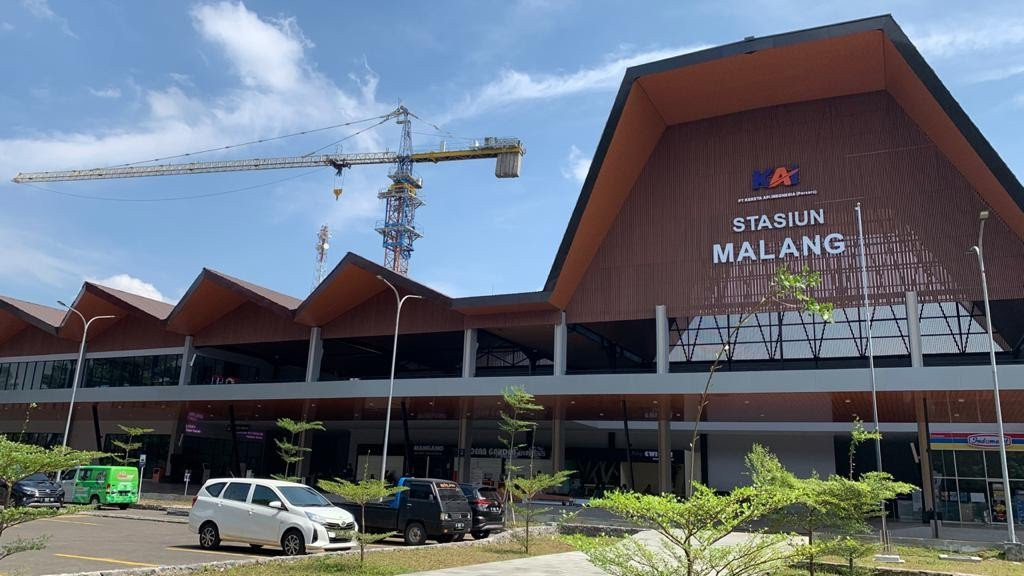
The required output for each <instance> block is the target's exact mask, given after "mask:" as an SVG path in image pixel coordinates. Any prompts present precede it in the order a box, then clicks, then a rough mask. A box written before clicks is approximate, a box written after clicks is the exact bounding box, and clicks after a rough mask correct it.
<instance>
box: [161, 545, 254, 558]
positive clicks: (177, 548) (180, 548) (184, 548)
mask: <svg viewBox="0 0 1024 576" xmlns="http://www.w3.org/2000/svg"><path fill="white" fill-rule="evenodd" d="M167 549H168V550H174V551H179V552H198V553H200V554H220V555H221V556H252V554H246V553H245V552H224V551H220V550H200V549H198V548H189V547H188V546H168V547H167Z"/></svg>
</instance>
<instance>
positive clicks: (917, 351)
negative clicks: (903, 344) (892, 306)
mask: <svg viewBox="0 0 1024 576" xmlns="http://www.w3.org/2000/svg"><path fill="white" fill-rule="evenodd" d="M906 302H907V304H906V306H907V338H908V339H909V340H910V365H911V366H912V367H914V368H920V367H922V366H924V356H923V354H922V352H921V312H920V308H919V307H918V303H917V292H907V300H906Z"/></svg>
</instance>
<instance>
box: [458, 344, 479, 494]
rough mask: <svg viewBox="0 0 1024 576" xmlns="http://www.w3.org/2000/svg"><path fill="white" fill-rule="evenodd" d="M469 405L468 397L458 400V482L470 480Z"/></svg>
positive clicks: (470, 421)
mask: <svg viewBox="0 0 1024 576" xmlns="http://www.w3.org/2000/svg"><path fill="white" fill-rule="evenodd" d="M474 357H475V355H474ZM469 405H470V402H469V399H468V398H462V399H461V400H459V440H458V442H459V445H458V453H459V456H458V461H457V462H456V463H455V469H456V470H457V471H458V473H459V482H469V481H470V470H471V467H472V464H473V457H472V456H471V455H470V453H471V452H472V450H473V420H472V414H471V413H470V411H469Z"/></svg>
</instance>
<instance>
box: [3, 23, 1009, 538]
mask: <svg viewBox="0 0 1024 576" xmlns="http://www.w3.org/2000/svg"><path fill="white" fill-rule="evenodd" d="M858 202H859V203H860V204H861V206H862V210H863V225H864V242H865V245H866V259H867V267H868V278H869V287H870V292H871V308H870V311H869V312H867V313H865V311H864V309H863V308H862V304H863V300H862V290H863V286H862V283H861V280H860V278H861V276H860V267H859V258H860V252H859V248H858V242H857V239H858V235H857V224H856V213H855V210H854V208H855V205H856V204H857V203H858ZM982 210H988V211H990V213H991V217H990V218H989V219H988V220H987V224H986V228H985V239H984V254H985V259H986V264H987V267H988V282H989V292H990V298H991V310H992V318H991V321H992V325H993V330H994V333H995V343H996V347H997V354H996V356H997V359H998V363H999V376H1000V382H1001V385H1002V389H1003V394H1002V407H1003V412H1004V414H1003V417H1004V420H1005V421H1006V430H1007V432H1008V433H1010V436H1009V437H1010V439H1011V444H1010V446H1009V447H1010V452H1009V456H1010V474H1011V477H1012V490H1011V491H1012V492H1013V494H1012V496H1011V498H1010V499H1009V502H1007V498H1006V495H1005V494H1003V493H1002V488H1001V485H999V479H1000V472H999V465H998V452H997V451H996V450H993V446H998V440H997V437H994V436H993V434H994V433H995V431H996V428H995V412H994V403H993V394H992V377H991V371H990V368H989V360H988V342H989V341H988V339H987V336H986V334H985V326H986V319H985V316H984V306H983V303H982V290H981V279H980V275H979V270H978V267H977V262H976V259H975V256H974V255H973V254H969V253H968V250H969V249H970V248H971V246H973V245H975V244H976V243H977V240H978V226H979V219H978V215H979V212H980V211H982ZM1022 240H1024V188H1022V187H1021V184H1020V182H1019V181H1018V180H1017V178H1016V177H1015V176H1014V175H1013V174H1012V173H1011V172H1010V170H1009V169H1008V168H1007V166H1006V164H1005V163H1004V162H1003V160H1002V159H1000V157H999V156H998V154H997V153H996V151H995V150H994V149H993V148H992V147H991V145H990V144H989V143H988V141H987V140H986V139H985V138H984V136H983V135H982V134H981V133H980V132H979V130H978V129H977V127H976V126H975V125H974V124H973V123H972V122H971V120H970V118H968V116H967V115H966V114H965V113H964V111H963V110H962V109H961V108H960V106H959V105H958V104H957V102H956V101H955V100H954V99H953V97H952V96H951V95H950V93H949V91H948V90H947V89H946V88H945V86H944V85H943V84H942V82H941V81H940V80H939V78H938V77H937V76H936V74H935V73H934V72H933V71H932V69H931V68H930V67H929V65H928V64H927V62H926V61H925V60H924V59H923V58H922V56H921V54H920V53H919V52H918V51H917V49H915V47H914V46H913V45H912V44H911V42H910V41H909V40H908V38H907V36H906V35H905V34H904V33H903V31H902V30H901V29H900V28H899V26H898V25H897V24H896V22H895V21H893V20H892V19H891V18H890V17H879V18H872V19H867V20H859V21H854V22H848V23H843V24H838V25H833V26H826V27H822V28H816V29H811V30H804V31H799V32H793V33H787V34H781V35H777V36H770V37H764V38H752V39H748V40H744V41H742V42H738V43H734V44H729V45H725V46H720V47H717V48H712V49H708V50H703V51H700V52H694V53H689V54H684V55H681V56H678V57H674V58H669V59H667V60H662V61H658V62H652V63H649V64H643V65H639V66H636V67H633V68H630V69H629V70H628V71H627V72H626V74H625V78H624V79H623V82H622V85H621V87H620V89H619V91H618V93H617V95H616V97H615V100H614V102H613V103H612V108H611V113H610V115H609V118H608V121H607V125H606V127H605V129H604V132H603V133H602V135H601V139H600V142H599V145H598V147H597V150H596V153H595V156H594V159H593V162H592V165H591V168H590V172H589V175H588V176H587V178H586V181H585V183H584V185H583V188H582V191H581V193H580V197H579V200H578V202H577V205H576V208H575V210H574V211H573V214H572V217H571V219H570V221H569V222H568V225H567V227H566V231H565V235H564V237H563V239H562V243H561V245H560V246H559V249H558V251H557V255H556V258H555V261H554V263H553V264H552V266H551V270H550V273H549V275H548V277H547V279H546V281H544V283H543V289H541V290H539V291H536V292H528V293H519V294H501V295H492V296H478V297H466V298H451V297H448V296H446V295H444V294H440V293H438V292H436V291H435V290H432V289H431V288H429V287H428V286H425V285H423V284H421V283H419V282H417V281H416V280H415V278H414V277H411V276H410V277H406V276H401V275H398V274H395V273H392V272H391V271H390V270H388V269H386V268H384V267H382V266H380V265H378V264H376V263H374V262H372V261H370V260H367V259H365V258H363V257H360V256H358V255H355V254H351V253H350V254H348V255H346V256H345V257H344V258H343V259H342V260H341V262H340V263H339V264H338V265H337V267H335V268H334V269H333V271H332V272H331V273H330V274H329V276H328V277H327V278H326V279H325V280H324V281H323V282H322V283H321V284H320V285H319V286H318V287H317V288H316V289H315V290H314V291H313V292H312V294H310V295H309V296H308V297H306V298H305V299H299V298H293V297H290V296H286V295H284V294H281V293H278V292H276V291H274V290H272V289H270V288H266V287H263V286H257V285H254V284H251V283H249V282H246V281H245V280H242V279H238V278H234V277H232V276H228V275H226V274H223V273H221V272H217V271H214V270H209V269H204V270H202V271H201V272H200V273H199V275H198V276H197V277H196V278H195V280H194V281H193V283H192V285H191V287H190V288H189V290H188V291H187V293H186V294H185V295H184V297H182V298H181V300H180V301H179V302H178V303H177V304H175V305H169V304H165V303H162V302H157V301H153V300H149V299H146V298H143V297H140V296H136V295H132V294H128V293H124V292H120V291H117V290H113V289H110V288H106V287H103V286H100V285H96V284H92V283H86V284H84V285H83V287H82V289H81V291H80V292H79V294H78V297H77V299H76V300H75V302H74V304H73V306H74V307H75V308H76V309H77V310H79V311H80V312H81V313H82V314H84V315H85V316H86V317H91V316H95V315H105V314H109V315H113V316H116V319H114V320H101V321H97V322H95V323H94V324H93V326H92V327H91V328H90V331H89V339H88V348H87V354H86V364H85V369H84V371H83V372H84V377H83V379H82V382H81V385H80V387H79V390H78V392H77V399H76V403H75V407H74V421H73V425H72V432H71V435H70V439H71V444H72V445H73V446H75V447H78V448H88V449H92V448H97V447H99V448H101V449H103V448H109V447H110V442H111V440H113V439H117V438H118V434H119V430H118V428H117V425H118V424H127V425H138V426H148V427H151V428H153V429H155V432H154V433H153V434H151V435H148V436H146V437H144V438H143V441H144V443H145V448H144V450H145V451H146V453H147V457H148V458H147V459H148V462H149V463H150V464H149V466H150V467H151V469H152V468H153V467H157V468H160V474H161V476H162V477H163V479H164V480H168V481H177V482H180V481H181V478H182V475H183V473H184V471H185V470H191V471H192V479H193V481H195V480H196V479H197V478H198V476H199V475H200V474H202V475H205V476H209V475H224V474H235V475H243V474H249V473H251V474H254V475H257V476H263V475H268V474H271V473H276V472H280V471H281V469H282V467H283V466H282V465H281V463H280V461H279V460H278V459H277V457H276V455H275V450H274V442H273V441H272V440H273V439H274V438H275V437H278V435H279V432H278V431H277V430H276V429H275V426H274V421H275V419H277V418H280V417H290V418H307V419H314V420H321V421H323V422H324V423H325V426H326V431H323V432H317V433H310V434H308V435H306V436H305V437H304V438H303V439H302V442H303V443H304V444H305V445H306V446H308V447H310V448H312V450H313V451H312V453H311V456H310V457H309V458H308V461H307V463H306V465H305V470H303V473H304V475H307V476H321V477H323V476H333V475H338V474H341V473H342V471H343V470H344V469H345V468H348V467H352V468H355V469H356V470H361V469H362V468H363V466H364V465H366V464H369V470H370V471H371V472H372V471H374V470H378V467H379V465H380V454H381V451H382V450H381V449H382V441H383V431H384V417H385V413H384V410H385V405H386V402H387V398H386V396H387V390H388V375H389V370H390V365H391V353H392V334H393V330H394V322H395V299H394V295H393V293H392V292H391V290H390V289H389V288H388V286H387V285H386V284H385V283H384V282H382V281H381V279H380V278H379V277H383V278H384V279H386V280H387V281H388V282H391V283H392V284H394V285H395V286H396V287H397V288H398V290H399V291H400V292H401V293H403V294H415V295H417V296H420V297H421V299H417V300H410V301H407V302H406V304H405V306H404V307H403V310H402V318H401V328H400V336H399V338H398V352H397V381H396V384H395V404H394V408H393V413H392V430H391V435H390V438H391V444H390V446H389V449H388V462H387V463H386V464H387V468H388V469H389V470H392V471H394V472H395V474H400V473H402V472H405V473H411V474H415V475H429V476H435V477H445V478H458V479H460V480H466V479H468V480H472V481H478V482H479V481H488V480H497V479H499V478H500V476H501V470H502V462H501V456H502V454H503V452H502V445H501V443H500V441H499V439H498V433H497V419H498V414H499V411H500V410H501V409H502V401H501V393H502V390H503V389H505V388H507V387H508V386H511V385H518V386H522V387H524V388H525V389H527V390H528V391H529V392H531V393H533V394H535V395H536V397H537V399H538V401H539V403H541V404H542V405H543V406H544V411H543V413H541V414H539V415H538V417H537V418H538V421H539V426H538V429H537V431H536V432H535V434H534V435H533V438H532V444H533V445H534V446H535V448H534V451H533V457H534V459H535V463H536V465H537V467H538V468H540V469H543V470H557V469H571V470H574V471H575V480H574V481H573V484H572V486H569V487H567V490H571V491H572V492H573V493H574V495H576V496H581V497H586V496H589V495H592V494H594V493H600V492H601V491H602V490H604V489H608V488H611V487H618V486H621V485H627V486H631V487H634V488H635V489H638V490H643V489H646V488H648V487H650V489H651V490H654V491H666V492H676V493H679V494H682V493H684V490H685V482H686V474H685V473H683V470H684V465H685V464H687V463H689V462H691V461H692V462H694V464H695V466H696V469H697V477H698V478H699V479H701V480H702V481H703V482H704V483H706V484H708V485H710V486H712V487H714V488H716V489H728V488H731V487H732V486H735V485H737V484H742V483H744V482H745V481H746V478H745V476H744V474H743V470H744V468H743V457H744V455H745V454H746V452H747V451H748V450H749V448H750V446H751V445H752V444H753V443H755V442H760V443H763V444H766V445H767V446H769V447H770V448H771V449H773V450H774V451H775V452H776V453H777V454H778V455H779V457H780V458H781V459H782V461H783V463H784V464H786V465H787V466H788V467H789V468H791V469H792V470H794V471H795V472H797V473H799V474H810V473H811V472H817V473H818V474H821V475H827V474H831V473H840V474H844V473H846V471H847V468H848V465H847V457H846V453H847V446H848V438H849V431H850V429H851V423H852V422H853V421H854V419H856V418H860V419H862V420H864V421H866V422H870V420H871V415H872V404H871V394H870V378H869V371H868V345H867V343H868V341H867V328H868V322H869V321H870V323H871V327H872V334H873V337H874V355H875V361H876V366H877V371H876V372H877V384H878V390H879V393H878V411H879V417H880V421H881V429H882V432H883V433H884V435H885V439H884V441H883V443H882V453H883V460H884V463H883V466H884V468H885V470H886V471H888V472H891V473H893V474H894V475H895V476H896V477H897V478H899V479H901V480H906V481H909V482H913V483H914V484H916V485H918V486H920V487H922V491H921V492H919V493H918V494H916V495H914V496H913V497H912V498H909V499H907V500H905V501H900V502H898V503H897V505H896V506H894V514H896V515H898V516H899V517H900V518H901V519H905V520H920V519H923V518H926V517H927V515H928V513H929V512H931V511H933V510H934V511H935V512H936V513H937V514H938V515H939V516H940V517H941V518H943V519H945V520H948V521H964V522H999V521H1000V519H1001V516H1000V506H1001V505H1005V504H1007V503H1009V504H1011V505H1014V506H1015V507H1016V509H1018V510H1020V512H1021V513H1018V514H1017V516H1016V517H1017V518H1018V520H1020V519H1024V359H1022V358H1021V346H1022V343H1024V241H1022ZM524 256H525V257H529V255H524ZM780 266H788V267H790V268H791V269H796V268H798V267H802V266H808V267H809V268H811V269H812V270H815V271H818V272H820V273H821V276H822V278H823V285H822V287H821V288H820V289H818V290H817V291H816V292H815V293H814V296H815V297H816V298H818V299H819V300H822V301H826V302H832V303H833V304H834V305H835V308H836V312H835V322H834V323H830V324H826V323H823V322H822V320H821V319H820V318H815V317H812V316H811V315H808V314H803V313H800V312H799V311H796V310H792V309H788V308H785V309H775V308H767V309H764V310H763V311H761V312H758V313H757V314H755V315H754V316H752V317H751V318H750V320H749V321H748V322H746V323H745V324H743V325H742V327H740V328H739V329H738V330H737V331H735V337H734V338H733V339H732V341H731V342H728V344H729V346H728V349H727V352H726V354H725V357H724V361H723V364H722V367H721V369H720V370H719V371H718V373H717V375H716V376H715V380H714V385H713V388H712V394H711V400H710V404H709V405H708V407H707V409H706V411H705V413H704V416H703V420H702V422H701V424H700V434H701V442H700V443H699V444H698V449H697V450H690V446H689V443H690V440H689V438H690V434H691V432H692V430H693V426H694V419H695V417H696V406H697V401H698V398H699V396H700V393H701V392H702V391H703V389H704V386H705V382H706V379H707V375H708V369H709V367H710V365H711V362H712V360H713V359H714V357H715V355H716V354H717V353H718V352H719V350H720V349H721V348H722V346H723V344H726V342H727V340H728V339H729V334H730V333H732V332H733V328H734V327H735V326H736V324H737V322H739V319H740V318H741V316H743V315H744V314H745V313H746V312H749V311H750V310H752V309H753V308H755V307H756V306H757V304H758V302H759V301H760V299H761V298H762V297H763V296H764V294H765V293H766V291H767V290H768V289H769V283H770V281H771V278H772V276H773V273H774V271H775V270H776V269H777V268H778V267H780ZM541 280H542V279H538V285H540V283H541V282H540V281H541ZM81 336H82V323H81V321H80V320H79V319H78V317H77V316H75V315H73V314H66V313H65V312H64V311H63V310H58V309H54V308H50V307H48V306H43V305H40V304H35V303H29V302H24V301H20V300H16V299H13V298H7V297H2V296H0V406H2V408H0V432H3V433H11V434H18V433H19V432H20V431H22V430H23V429H24V430H25V434H24V437H25V438H27V439H28V440H30V441H33V442H39V443H57V442H60V439H61V435H62V433H63V429H64V418H65V417H66V415H67V412H68V408H69V400H70V396H71V378H72V374H73V373H74V365H75V362H76V358H77V351H78V345H79V341H80V339H81ZM32 403H35V404H37V405H38V407H37V408H35V409H34V410H32V411H31V416H30V418H29V420H28V423H27V424H25V421H26V411H27V410H28V407H29V406H30V404H32ZM868 425H869V426H870V424H868ZM994 438H995V442H994V443H993V440H994ZM517 456H518V457H521V458H527V457H528V456H529V454H527V453H525V451H524V453H522V454H518V455H517ZM874 467H875V466H874V453H873V450H872V449H871V447H866V448H865V449H864V451H863V454H859V455H858V458H857V469H858V470H859V471H865V470H871V469H873V468H874Z"/></svg>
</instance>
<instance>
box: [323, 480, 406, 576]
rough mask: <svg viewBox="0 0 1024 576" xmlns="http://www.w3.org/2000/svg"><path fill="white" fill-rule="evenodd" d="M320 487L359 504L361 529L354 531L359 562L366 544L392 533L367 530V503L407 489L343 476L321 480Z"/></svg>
mask: <svg viewBox="0 0 1024 576" xmlns="http://www.w3.org/2000/svg"><path fill="white" fill-rule="evenodd" d="M319 486H320V488H322V489H323V490H324V491H326V492H329V493H331V494H335V495H337V496H340V497H342V498H344V499H345V500H347V501H349V502H352V503H353V504H358V505H359V513H360V517H359V529H358V530H357V531H355V532H353V533H352V537H353V538H355V540H356V543H357V544H358V545H359V562H360V563H362V562H363V559H364V558H365V555H366V546H367V545H368V544H373V543H375V542H380V541H381V540H383V539H385V538H387V537H388V536H390V535H391V534H390V533H382V534H373V533H367V532H366V504H367V503H369V502H380V501H381V500H385V499H387V498H391V497H392V496H394V495H396V494H398V493H399V492H401V491H402V490H405V486H388V484H387V482H386V481H385V480H383V479H381V480H367V479H365V478H364V479H363V480H360V481H359V482H349V481H348V480H342V479H341V478H335V479H334V480H321V481H320V482H319Z"/></svg>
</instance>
